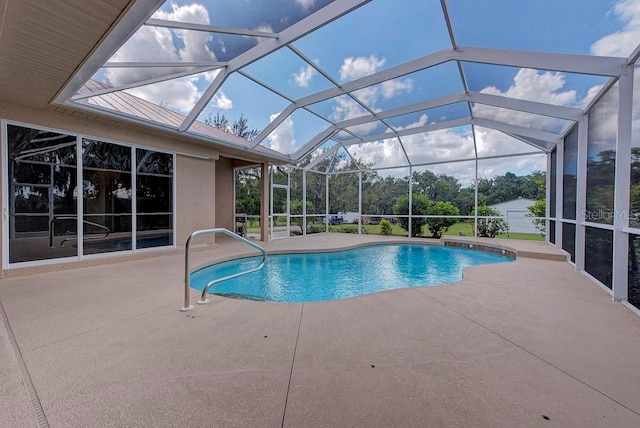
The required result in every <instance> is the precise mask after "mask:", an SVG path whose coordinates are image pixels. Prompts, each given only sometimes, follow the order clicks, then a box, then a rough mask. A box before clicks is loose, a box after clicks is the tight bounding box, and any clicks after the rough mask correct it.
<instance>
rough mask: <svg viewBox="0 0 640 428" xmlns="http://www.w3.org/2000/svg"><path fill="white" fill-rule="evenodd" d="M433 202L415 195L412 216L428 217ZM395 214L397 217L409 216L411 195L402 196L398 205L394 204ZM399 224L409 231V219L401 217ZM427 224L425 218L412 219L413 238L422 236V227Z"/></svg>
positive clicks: (397, 201) (420, 195)
mask: <svg viewBox="0 0 640 428" xmlns="http://www.w3.org/2000/svg"><path fill="white" fill-rule="evenodd" d="M430 206H431V201H430V200H429V198H428V197H427V196H426V195H422V194H419V193H418V194H415V195H413V196H412V198H411V213H412V215H427V212H428V210H429V207H430ZM393 213H394V214H395V215H397V216H408V215H409V195H402V196H400V197H399V198H398V199H396V203H395V204H393ZM398 222H399V223H400V227H402V228H403V229H404V230H407V231H408V230H409V218H408V217H399V218H398ZM425 224H426V219H424V218H413V219H411V236H422V226H424V225H425Z"/></svg>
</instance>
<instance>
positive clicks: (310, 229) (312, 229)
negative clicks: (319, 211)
mask: <svg viewBox="0 0 640 428" xmlns="http://www.w3.org/2000/svg"><path fill="white" fill-rule="evenodd" d="M325 230H326V228H325V226H324V225H321V224H307V234H310V233H322V232H324V231H325Z"/></svg>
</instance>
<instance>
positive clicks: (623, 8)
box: [591, 0, 640, 57]
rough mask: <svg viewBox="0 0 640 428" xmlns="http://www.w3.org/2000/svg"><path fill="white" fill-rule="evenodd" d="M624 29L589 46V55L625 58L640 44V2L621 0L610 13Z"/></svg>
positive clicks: (638, 0) (639, 0)
mask: <svg viewBox="0 0 640 428" xmlns="http://www.w3.org/2000/svg"><path fill="white" fill-rule="evenodd" d="M612 12H613V13H614V14H615V15H617V16H618V18H619V19H620V21H622V22H623V24H624V27H623V28H622V29H621V30H620V31H617V32H615V33H613V34H609V35H608V36H605V37H603V38H601V39H600V40H598V41H597V42H595V43H594V44H593V45H592V46H591V53H592V54H594V55H600V56H617V57H627V56H629V55H630V54H631V52H633V50H634V49H635V48H636V47H637V46H638V43H640V0H621V1H619V2H618V3H616V5H615V6H614V8H613V11H612Z"/></svg>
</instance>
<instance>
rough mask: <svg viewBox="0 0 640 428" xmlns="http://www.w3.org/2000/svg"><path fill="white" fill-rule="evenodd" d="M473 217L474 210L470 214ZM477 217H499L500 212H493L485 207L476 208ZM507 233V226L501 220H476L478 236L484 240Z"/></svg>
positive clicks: (493, 210)
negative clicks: (484, 238)
mask: <svg viewBox="0 0 640 428" xmlns="http://www.w3.org/2000/svg"><path fill="white" fill-rule="evenodd" d="M471 215H475V210H473V212H472V213H471ZM478 215H479V216H483V217H484V216H500V215H501V214H500V211H498V210H495V209H493V208H491V207H488V206H486V205H483V206H480V207H478ZM474 227H475V225H474ZM508 231H509V225H508V224H507V222H506V221H504V219H503V218H479V219H478V236H483V237H486V238H495V237H496V236H497V235H502V234H504V233H507V232H508Z"/></svg>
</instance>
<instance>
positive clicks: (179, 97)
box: [106, 4, 218, 113]
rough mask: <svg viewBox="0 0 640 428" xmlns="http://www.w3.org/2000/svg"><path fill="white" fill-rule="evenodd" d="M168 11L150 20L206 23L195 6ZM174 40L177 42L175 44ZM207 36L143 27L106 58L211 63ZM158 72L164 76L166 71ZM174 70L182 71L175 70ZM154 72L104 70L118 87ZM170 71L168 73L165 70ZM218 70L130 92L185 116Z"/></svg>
mask: <svg viewBox="0 0 640 428" xmlns="http://www.w3.org/2000/svg"><path fill="white" fill-rule="evenodd" d="M171 7H172V9H171V11H163V10H159V11H157V12H156V13H155V14H154V15H153V17H154V18H158V19H167V20H174V21H182V22H191V23H197V24H209V14H208V12H207V9H206V8H205V7H204V6H202V5H199V4H191V5H186V6H178V5H175V4H173V5H172V6H171ZM174 39H178V43H175V40H174ZM210 39H211V36H210V35H209V34H207V33H204V32H200V31H183V30H175V31H174V32H173V33H172V32H171V31H170V30H169V29H168V28H162V27H153V26H143V27H141V28H140V29H139V30H138V31H137V32H136V33H135V34H134V35H133V37H131V38H130V39H129V40H128V41H127V43H125V44H124V45H123V46H122V48H120V49H119V50H118V52H116V54H115V55H114V56H113V57H112V58H111V59H110V61H112V62H127V61H135V62H147V61H148V62H180V61H215V60H216V57H215V54H214V53H213V52H212V51H211V49H210V48H209V42H210ZM160 71H161V72H162V73H164V74H168V71H167V70H166V69H164V70H162V69H160ZM174 71H176V72H177V71H182V69H176V70H174ZM157 72H158V69H153V68H146V69H145V68H108V69H107V70H106V77H107V80H108V82H109V84H110V85H112V86H119V85H123V84H127V83H131V82H139V81H143V80H146V79H149V78H152V77H155V76H156V74H154V73H157ZM169 72H172V71H169ZM217 73H218V71H212V72H208V73H205V74H203V75H200V76H190V77H185V78H180V79H174V80H172V81H167V82H161V83H157V84H153V85H147V86H143V87H138V88H134V89H130V90H128V91H127V92H129V93H131V94H134V95H136V96H138V97H140V98H143V99H145V100H147V101H150V102H153V103H155V104H159V105H163V106H166V107H169V108H171V109H173V110H177V111H179V112H181V113H188V112H189V110H190V109H191V108H192V107H193V105H194V104H195V102H196V101H197V100H198V99H199V98H200V96H201V95H202V91H201V90H200V86H202V85H204V84H206V83H208V82H211V80H212V79H213V77H215V75H216V74H217Z"/></svg>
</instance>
